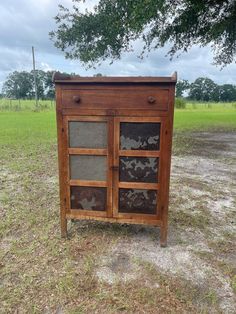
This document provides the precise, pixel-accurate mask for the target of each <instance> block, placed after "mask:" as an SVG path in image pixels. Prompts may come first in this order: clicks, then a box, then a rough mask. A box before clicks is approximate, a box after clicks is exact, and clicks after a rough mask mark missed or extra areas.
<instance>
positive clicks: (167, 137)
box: [160, 86, 175, 246]
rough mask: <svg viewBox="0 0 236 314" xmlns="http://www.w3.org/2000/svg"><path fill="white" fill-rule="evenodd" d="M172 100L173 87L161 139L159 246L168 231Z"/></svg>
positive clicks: (165, 238)
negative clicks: (160, 223)
mask: <svg viewBox="0 0 236 314" xmlns="http://www.w3.org/2000/svg"><path fill="white" fill-rule="evenodd" d="M174 100H175V87H174V86H172V87H171V88H170V104H169V115H168V117H167V118H166V121H165V124H164V128H163V133H164V134H163V137H162V146H161V150H162V165H161V167H162V177H161V184H162V195H161V220H162V227H161V239H160V242H161V246H166V244H167V229H168V206H169V185H170V167H171V149H172V135H173V115H174Z"/></svg>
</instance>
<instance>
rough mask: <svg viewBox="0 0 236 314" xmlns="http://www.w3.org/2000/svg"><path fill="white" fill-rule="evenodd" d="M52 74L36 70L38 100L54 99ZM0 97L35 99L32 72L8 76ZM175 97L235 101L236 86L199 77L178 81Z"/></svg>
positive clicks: (15, 72) (14, 73)
mask: <svg viewBox="0 0 236 314" xmlns="http://www.w3.org/2000/svg"><path fill="white" fill-rule="evenodd" d="M53 72H54V71H43V70H36V82H37V90H38V98H39V99H54V97H55V89H54V84H53V82H52V74H53ZM73 74H74V73H73ZM94 76H102V74H100V73H97V74H95V75H94ZM1 96H2V97H7V98H11V99H33V98H34V97H35V90H34V76H33V71H31V72H27V71H21V72H18V71H14V72H13V73H11V74H9V75H8V77H7V79H6V81H5V82H4V83H3V88H2V94H1ZM176 97H184V98H188V99H191V100H197V101H214V102H219V101H224V102H226V101H229V102H230V101H236V86H235V85H232V84H223V85H218V84H216V83H215V82H214V81H212V80H211V79H209V78H207V77H199V78H197V79H196V80H195V81H194V82H193V83H190V82H189V81H187V80H179V81H178V82H177V84H176Z"/></svg>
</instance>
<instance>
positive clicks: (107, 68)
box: [0, 0, 236, 87]
mask: <svg viewBox="0 0 236 314" xmlns="http://www.w3.org/2000/svg"><path fill="white" fill-rule="evenodd" d="M96 2H97V0H96V1H87V2H86V3H85V4H83V3H80V4H79V5H80V6H81V8H82V9H84V8H86V6H87V7H88V8H89V9H90V10H91V9H92V8H93V5H94V4H95V3H96ZM58 4H62V5H64V6H65V7H70V8H71V7H72V5H73V2H72V0H53V1H52V0H40V1H35V0H21V1H17V0H8V1H4V2H3V1H2V3H0V87H1V83H2V82H3V81H4V80H5V79H6V77H7V75H8V74H9V73H10V72H12V71H15V70H19V71H21V70H31V69H32V56H31V47H32V46H34V47H35V55H36V67H37V68H39V69H44V70H52V69H55V70H60V71H65V72H69V73H70V72H75V73H78V74H80V75H87V76H89V75H93V74H95V73H98V72H100V73H102V74H104V75H113V76H122V75H123V76H129V75H133V76H140V75H148V76H159V75H170V74H171V73H172V72H173V71H175V70H177V71H178V74H179V77H180V78H185V79H188V80H190V81H193V80H195V79H196V78H197V77H200V76H207V77H210V78H212V79H213V80H214V81H215V82H217V83H221V84H223V83H233V84H236V76H235V73H236V65H235V64H231V65H229V66H227V67H226V68H224V69H223V70H222V71H220V69H219V68H218V67H216V66H213V65H212V64H211V62H212V60H213V58H212V57H213V56H212V53H211V51H210V48H208V47H205V48H199V47H193V48H192V49H191V50H190V51H189V52H188V53H184V54H181V55H180V56H179V57H178V58H174V59H173V60H172V61H170V60H169V58H168V57H165V55H166V53H167V51H168V47H164V48H162V49H159V50H155V51H152V52H151V53H150V54H149V55H148V56H147V57H145V58H144V59H139V58H138V57H137V56H138V55H139V54H140V52H141V48H142V42H141V41H136V42H135V43H134V51H133V52H131V53H124V54H123V55H122V58H121V60H116V61H114V62H113V64H111V65H110V60H107V61H105V62H103V63H102V64H101V66H99V67H97V68H96V69H85V68H84V67H83V66H82V65H81V63H80V61H78V60H73V61H72V60H66V59H65V58H64V56H63V54H62V53H61V52H60V51H59V50H57V49H56V48H55V47H54V46H53V43H52V42H51V41H50V39H49V36H48V33H49V32H50V31H51V30H54V29H56V24H55V21H54V19H53V17H54V16H55V15H56V14H57V13H58Z"/></svg>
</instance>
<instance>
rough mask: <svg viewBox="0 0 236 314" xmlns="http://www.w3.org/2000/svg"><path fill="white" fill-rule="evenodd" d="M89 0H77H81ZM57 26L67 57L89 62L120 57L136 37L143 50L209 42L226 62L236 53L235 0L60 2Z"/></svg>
mask: <svg viewBox="0 0 236 314" xmlns="http://www.w3.org/2000/svg"><path fill="white" fill-rule="evenodd" d="M81 1H83V2H84V0H74V2H77V3H79V2H81ZM59 10H60V12H59V14H58V15H57V16H56V17H55V19H56V22H57V24H58V28H57V30H55V31H52V32H51V33H50V37H51V39H52V40H53V41H54V44H55V46H56V47H57V48H59V49H61V50H62V51H64V52H65V55H66V57H67V58H71V59H80V60H81V61H82V62H84V63H88V64H89V65H90V66H91V65H94V64H95V63H96V62H99V61H102V60H105V59H107V58H112V59H117V58H120V56H121V53H122V52H124V51H130V49H131V48H132V41H133V40H136V39H138V38H141V39H142V40H143V53H144V52H145V51H149V50H150V49H158V48H160V47H163V46H164V45H165V44H167V43H169V44H171V46H170V49H169V52H168V54H169V55H170V57H173V56H174V55H175V54H176V53H177V52H181V51H182V52H183V51H188V50H189V49H190V48H191V47H192V45H199V46H206V45H210V46H211V48H212V50H213V52H214V61H215V64H218V65H222V66H224V65H227V64H230V63H232V62H234V61H235V56H236V27H235V20H236V1H233V0H225V1H223V0H198V1H195V0H173V1H170V0H135V1H127V0H113V1H110V0H100V1H99V3H98V5H96V6H95V7H94V10H93V11H88V10H86V11H85V13H82V12H81V11H80V9H79V7H78V6H76V5H74V6H73V9H72V11H70V10H69V9H67V8H65V7H63V6H62V5H60V6H59Z"/></svg>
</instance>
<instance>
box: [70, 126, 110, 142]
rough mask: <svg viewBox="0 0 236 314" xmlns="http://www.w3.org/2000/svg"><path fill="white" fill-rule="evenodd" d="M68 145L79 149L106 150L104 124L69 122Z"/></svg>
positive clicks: (105, 128)
mask: <svg viewBox="0 0 236 314" xmlns="http://www.w3.org/2000/svg"><path fill="white" fill-rule="evenodd" d="M69 145H70V147H79V148H106V147H107V123H106V122H87V121H86V122H79V121H70V122H69Z"/></svg>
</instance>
